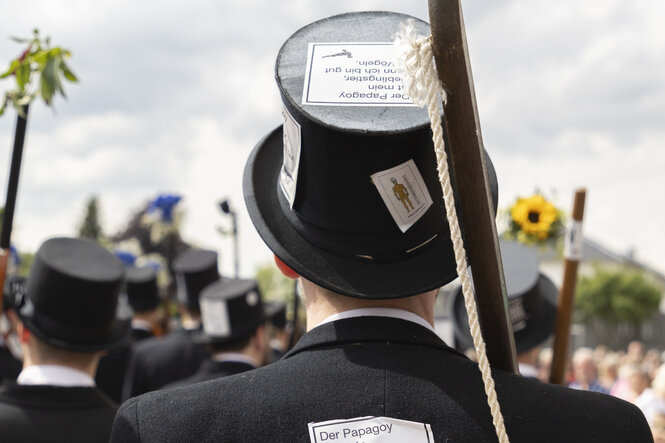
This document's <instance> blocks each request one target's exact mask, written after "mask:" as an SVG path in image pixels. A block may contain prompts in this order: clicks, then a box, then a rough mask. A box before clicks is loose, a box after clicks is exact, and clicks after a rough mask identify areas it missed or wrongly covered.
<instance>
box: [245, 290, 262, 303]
mask: <svg viewBox="0 0 665 443" xmlns="http://www.w3.org/2000/svg"><path fill="white" fill-rule="evenodd" d="M245 297H246V298H245V301H247V305H248V306H256V304H257V303H258V302H259V294H257V293H256V291H251V292H249V293H248V294H247V295H246V296H245Z"/></svg>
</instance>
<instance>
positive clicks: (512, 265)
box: [451, 240, 559, 354]
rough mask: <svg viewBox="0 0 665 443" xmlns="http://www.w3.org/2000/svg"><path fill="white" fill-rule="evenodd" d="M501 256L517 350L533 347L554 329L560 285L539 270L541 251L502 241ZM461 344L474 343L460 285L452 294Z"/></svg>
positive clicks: (454, 318)
mask: <svg viewBox="0 0 665 443" xmlns="http://www.w3.org/2000/svg"><path fill="white" fill-rule="evenodd" d="M500 249H501V259H502V261H503V271H504V276H505V279H506V291H507V292H508V311H509V314H510V321H511V323H512V326H513V334H514V337H515V347H516V349H517V353H518V354H519V353H522V352H525V351H528V350H529V349H533V348H534V347H536V346H538V345H540V344H541V343H543V342H544V341H545V340H547V339H548V338H549V337H550V336H551V335H552V332H553V331H554V321H555V318H556V299H557V295H558V293H559V291H558V289H557V287H556V285H555V284H554V282H552V280H550V279H549V278H548V277H547V276H546V275H545V274H543V273H541V272H540V271H539V270H538V256H537V251H536V250H535V249H534V248H532V247H529V246H526V245H524V244H521V243H517V242H510V241H504V240H502V241H501V242H500ZM451 307H452V308H451V310H452V316H453V323H454V328H455V339H456V340H457V348H458V349H460V350H462V351H465V350H466V349H469V348H472V347H473V339H472V338H471V333H470V332H469V325H468V316H467V313H466V309H465V308H464V295H463V294H462V288H459V289H458V290H457V292H456V293H455V295H454V296H453V297H452V298H451Z"/></svg>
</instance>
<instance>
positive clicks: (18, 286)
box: [2, 275, 28, 310]
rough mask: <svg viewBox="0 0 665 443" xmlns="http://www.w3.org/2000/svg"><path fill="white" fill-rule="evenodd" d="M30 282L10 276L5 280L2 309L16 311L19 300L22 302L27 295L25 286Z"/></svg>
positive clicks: (16, 276) (23, 278)
mask: <svg viewBox="0 0 665 443" xmlns="http://www.w3.org/2000/svg"><path fill="white" fill-rule="evenodd" d="M27 282H28V280H27V279H26V278H25V277H20V276H18V275H10V276H7V278H6V279H5V284H4V287H3V289H2V308H3V309H12V310H14V309H16V302H17V300H21V298H22V297H23V294H24V293H25V286H26V284H27Z"/></svg>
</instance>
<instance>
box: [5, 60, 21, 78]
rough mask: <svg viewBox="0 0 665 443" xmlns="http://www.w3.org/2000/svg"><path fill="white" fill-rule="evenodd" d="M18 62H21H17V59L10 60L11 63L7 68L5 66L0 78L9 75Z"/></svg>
mask: <svg viewBox="0 0 665 443" xmlns="http://www.w3.org/2000/svg"><path fill="white" fill-rule="evenodd" d="M20 64H21V62H19V61H18V60H12V62H11V64H10V65H9V68H7V70H6V71H5V72H3V73H2V74H0V78H5V77H9V76H10V75H12V73H13V72H14V71H15V70H16V68H17V67H18V65H20Z"/></svg>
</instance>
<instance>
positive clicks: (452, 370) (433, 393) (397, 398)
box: [111, 317, 652, 443]
mask: <svg viewBox="0 0 665 443" xmlns="http://www.w3.org/2000/svg"><path fill="white" fill-rule="evenodd" d="M493 372H494V380H495V382H496V389H497V391H498V396H499V400H500V403H501V410H502V411H503V416H504V419H505V422H506V428H507V432H508V436H509V438H510V441H511V442H513V443H515V442H529V443H532V442H604V443H607V442H640V443H643V442H650V441H652V437H651V432H650V430H649V427H648V425H647V422H646V420H645V419H644V416H643V415H642V413H641V412H640V411H639V409H637V407H635V406H634V405H631V404H629V403H627V402H625V401H623V400H620V399H617V398H614V397H610V396H608V395H603V394H597V393H591V392H584V391H576V390H572V389H568V388H565V387H561V386H555V385H549V384H545V383H540V382H537V381H533V380H529V379H526V378H523V377H520V376H517V375H513V374H509V373H506V372H504V371H500V370H494V371H493ZM364 416H387V417H393V418H398V419H403V420H410V421H414V422H419V423H429V424H430V425H431V426H432V430H433V435H434V438H435V441H436V442H494V441H497V438H496V435H495V431H494V428H493V426H492V417H491V414H490V410H489V407H488V406H487V402H486V399H485V392H484V389H483V383H482V380H481V376H480V371H479V369H478V367H477V365H476V364H475V363H473V362H471V361H470V360H468V359H467V358H466V357H465V356H463V355H462V354H459V353H458V352H456V351H454V350H453V349H451V348H449V347H448V346H447V345H446V344H444V343H443V341H441V339H440V338H439V337H438V336H437V335H436V334H434V333H433V332H431V331H430V330H428V329H427V328H424V327H422V326H420V325H418V324H416V323H412V322H409V321H406V320H401V319H396V318H386V317H360V318H350V319H344V320H338V321H335V322H332V323H326V324H323V325H320V326H318V327H316V328H314V329H313V330H311V331H310V332H308V333H307V334H305V335H304V336H303V337H302V338H301V339H300V341H299V342H298V343H297V344H296V346H295V347H294V349H292V350H291V351H290V352H289V353H287V355H286V356H285V357H284V358H283V359H282V360H280V361H278V362H276V363H273V364H271V365H268V366H264V367H262V368H259V369H256V370H253V371H248V372H244V373H242V374H238V375H235V376H231V377H224V378H221V379H217V380H212V381H208V382H204V383H199V384H196V385H192V386H187V387H183V388H177V389H172V390H168V391H162V392H155V393H151V394H148V395H144V396H140V397H137V398H133V399H131V400H129V401H128V402H126V403H124V404H123V405H122V406H121V408H120V410H119V412H118V415H117V416H116V419H115V422H114V428H113V432H112V437H111V441H113V442H138V441H141V442H143V443H147V442H188V441H191V442H203V441H224V442H267V441H270V442H290V443H292V442H309V435H308V427H307V424H308V423H310V422H322V421H326V420H333V419H350V418H355V417H364Z"/></svg>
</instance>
